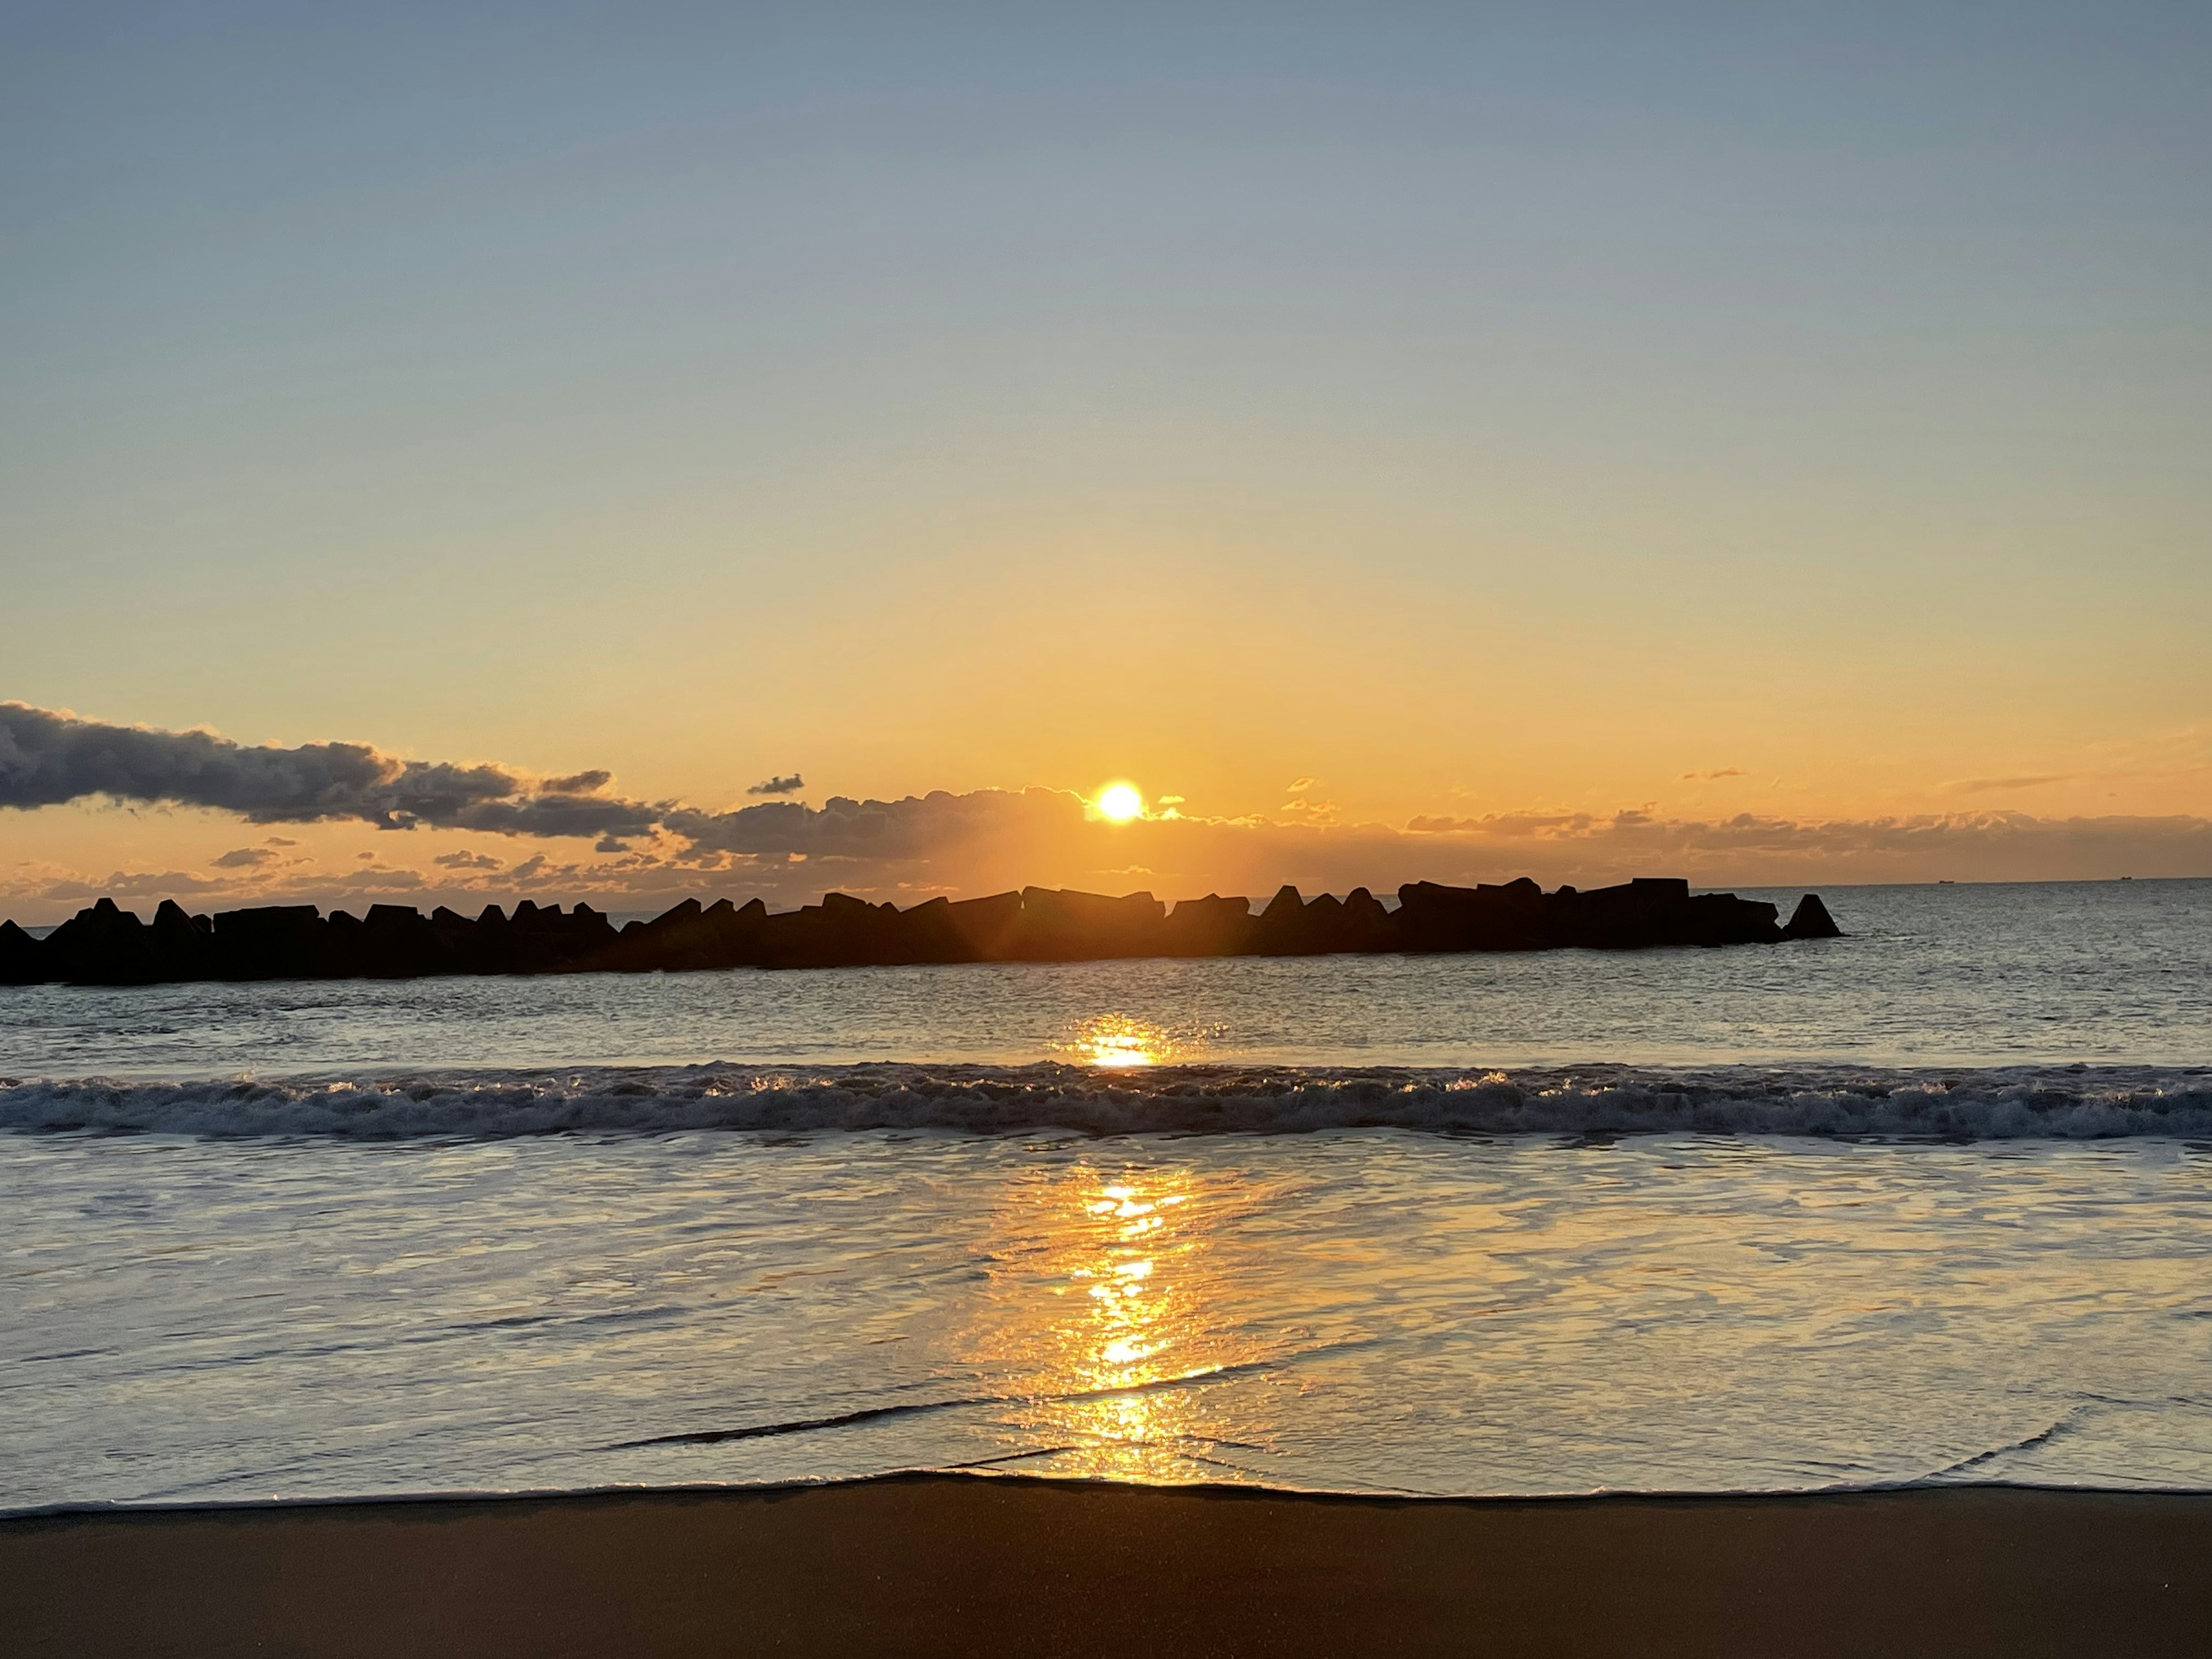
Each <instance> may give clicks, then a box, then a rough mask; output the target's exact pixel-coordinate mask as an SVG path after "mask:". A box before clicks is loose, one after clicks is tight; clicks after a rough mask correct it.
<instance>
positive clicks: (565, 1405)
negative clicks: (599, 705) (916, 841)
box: [0, 881, 2212, 1511]
mask: <svg viewBox="0 0 2212 1659" xmlns="http://www.w3.org/2000/svg"><path fill="white" fill-rule="evenodd" d="M1752 896H1759V897H1767V898H1772V899H1775V900H1777V901H1778V902H1784V904H1786V903H1788V902H1794V900H1795V898H1796V890H1790V891H1789V892H1786V893H1759V894H1755V895H1752ZM1826 897H1827V900H1828V902H1829V906H1830V908H1831V909H1832V911H1833V912H1834V914H1835V915H1836V918H1837V920H1838V922H1839V923H1840V924H1841V925H1842V926H1843V927H1844V929H1845V931H1846V935H1847V936H1846V937H1844V938H1843V939H1833V940H1825V941H1818V942H1803V943H1798V944H1793V945H1781V946H1776V947H1741V948H1735V949H1728V950H1717V951H1641V952H1632V953H1620V954H1607V953H1597V952H1590V951H1553V952H1545V953H1538V954H1526V955H1497V956H1460V957H1322V958H1244V959H1235V960H1225V961H1207V962H1164V961H1146V962H1118V963H1077V964H1065V965H1035V964H1015V965H969V966H957V967H922V968H890V969H830V970H817V971H804V972H787V973H763V972H759V971H754V970H740V971H737V972H731V973H702V974H688V975H576V976H571V977H548V978H534V979H476V980H434V981H407V982H389V983H387V982H277V983H261V984H248V985H210V984H202V985H185V986H161V987H145V988H133V989H101V988H86V987H24V988H20V989H0V1214H3V1215H4V1216H5V1218H6V1220H5V1225H4V1231H0V1306H3V1307H4V1310H5V1314H6V1317H5V1318H4V1320H0V1509H7V1510H19V1511H20V1510H34V1509H38V1508H40V1507H45V1506H52V1505H68V1504H100V1503H122V1504H137V1503H162V1504H175V1503H198V1502H208V1501H224V1500H242V1499H265V1498H338V1497H357V1496H369V1495H380V1494H398V1493H430V1492H513V1491H547V1492H550V1491H575V1490H589V1489H597V1488H602V1487H607V1486H626V1485H641V1486H695V1485H701V1484H716V1483H759V1482H785V1481H794V1480H797V1481H805V1480H843V1479H850V1478H854V1477H859V1476H863V1475H870V1474H881V1473H885V1472H890V1471H894V1470H912V1469H979V1470H1009V1471H1020V1472H1023V1473H1029V1474H1060V1475H1071V1476H1089V1477H1095V1478H1104V1479H1109V1480H1133V1481H1145V1482H1234V1483H1243V1484H1250V1485H1258V1486H1273V1487H1279V1488H1283V1489H1286V1490H1296V1491H1330V1492H1405V1493H1419V1494H1437V1495H1446V1494H1449V1495H1476V1494H1498V1495H1504V1494H1535V1493H1556V1492H1598V1491H1634V1492H1769V1491H1813V1490H1826V1489H1836V1488H1857V1487H1869V1486H1895V1485H1915V1484H1927V1483H1935V1484H1947V1483H1960V1482H2008V1483H2025V1484H2034V1485H2048V1486H2104V1487H2157V1488H2175V1489H2206V1488H2212V1383H2208V1382H2207V1380H2206V1379H2207V1378H2208V1377H2212V1274H2208V1273H2206V1272H2205V1271H2204V1269H2203V1262H2204V1261H2207V1260H2212V881H2193V882H2192V881H2137V882H2130V883H2109V884H2045V885H2017V886H1996V885H1989V886H1972V885H1961V886H1937V887H1924V886H1923V887H1898V888H1838V889H1829V890H1826Z"/></svg>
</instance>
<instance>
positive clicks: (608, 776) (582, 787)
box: [538, 771, 615, 795]
mask: <svg viewBox="0 0 2212 1659" xmlns="http://www.w3.org/2000/svg"><path fill="white" fill-rule="evenodd" d="M613 781H615V775H614V774H613V773H611V772H606V771H592V772H572V773H570V774H569V775H568V776H567V777H565V778H547V779H546V780H545V781H544V782H542V783H540V784H539V785H538V793H540V794H546V795H596V794H597V793H599V791H600V790H602V789H604V788H605V787H607V786H608V785H609V784H611V783H612V782H613Z"/></svg>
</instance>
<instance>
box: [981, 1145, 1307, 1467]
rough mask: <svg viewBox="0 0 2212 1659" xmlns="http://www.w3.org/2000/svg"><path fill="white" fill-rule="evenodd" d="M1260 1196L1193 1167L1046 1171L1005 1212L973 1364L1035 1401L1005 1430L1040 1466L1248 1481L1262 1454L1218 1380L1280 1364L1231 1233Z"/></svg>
mask: <svg viewBox="0 0 2212 1659" xmlns="http://www.w3.org/2000/svg"><path fill="white" fill-rule="evenodd" d="M1249 1207H1250V1201H1249V1194H1244V1193H1243V1192H1241V1191H1239V1190H1238V1189H1237V1188H1234V1187H1232V1186H1229V1185H1227V1184H1220V1185H1214V1184H1209V1183H1208V1182H1206V1181H1203V1180H1201V1179H1200V1177H1199V1176H1196V1175H1194V1173H1192V1172H1191V1171H1190V1170H1187V1169H1183V1168H1178V1167H1172V1166H1170V1167H1168V1168H1159V1167H1153V1168H1150V1169H1144V1170H1127V1171H1121V1172H1114V1171H1106V1170H1094V1169H1083V1170H1076V1171H1060V1172H1054V1173H1044V1172H1040V1173H1039V1174H1038V1175H1037V1176H1035V1177H1033V1178H1031V1179H1029V1180H1025V1181H1023V1182H1017V1183H1016V1184H1015V1186H1014V1187H1013V1188H1012V1190H1011V1191H1010V1192H1009V1194H1007V1195H1006V1200H1005V1201H1004V1202H1003V1203H1002V1204H1001V1206H1000V1208H999V1211H998V1212H997V1213H996V1214H995V1215H994V1216H993V1217H992V1218H991V1226H990V1230H989V1237H988V1241H987V1247H986V1249H985V1250H984V1252H983V1255H984V1259H985V1261H987V1263H988V1270H987V1271H988V1279H989V1283H988V1286H987V1291H986V1292H985V1295H984V1297H983V1298H982V1307H981V1313H980V1317H979V1319H978V1321H977V1322H976V1324H975V1328H974V1329H973V1331H972V1333H971V1340H970V1343H969V1358H970V1360H971V1361H972V1362H973V1363H975V1364H979V1365H981V1366H982V1367H984V1368H986V1369H987V1370H992V1371H994V1372H996V1373H997V1374H998V1375H999V1376H1001V1377H1003V1378H1004V1379H1005V1381H1006V1385H1007V1388H1008V1391H1009V1392H1010V1393H1011V1394H1012V1395H1015V1396H1016V1398H1017V1399H1018V1401H1020V1402H1021V1403H1020V1404H1019V1406H1018V1407H1017V1408H1016V1409H1015V1410H1013V1411H1012V1412H1011V1413H1008V1415H1007V1418H1006V1424H1005V1426H1006V1428H1007V1429H1008V1430H1009V1431H1012V1434H1013V1435H1014V1437H1015V1438H1014V1439H1013V1440H1012V1442H1010V1443H1012V1444H1018V1445H1019V1446H1022V1447H1024V1448H1039V1449H1040V1452H1039V1453H1038V1454H1036V1455H1032V1457H1031V1458H1030V1460H1029V1461H1030V1467H1032V1468H1040V1467H1049V1468H1050V1469H1051V1470H1052V1472H1054V1473H1056V1474H1083V1475H1091V1476H1098V1477H1105V1478H1111V1479H1115V1480H1146V1481H1185V1480H1221V1479H1224V1478H1235V1476H1237V1474H1240V1473H1241V1471H1239V1470H1237V1468H1234V1467H1233V1466H1230V1465H1225V1464H1224V1463H1222V1462H1219V1461H1218V1460H1217V1459H1215V1458H1213V1457H1212V1456H1210V1455H1209V1451H1210V1449H1212V1448H1214V1447H1218V1446H1222V1445H1225V1444H1233V1445H1237V1446H1240V1447H1244V1448H1247V1449H1253V1448H1251V1443H1250V1440H1249V1435H1250V1433H1251V1432H1252V1430H1251V1429H1250V1427H1249V1425H1238V1424H1237V1423H1234V1422H1232V1421H1231V1420H1228V1418H1227V1416H1226V1415H1225V1413H1226V1411H1227V1409H1228V1401H1227V1399H1226V1397H1225V1395H1226V1392H1227V1391H1225V1390H1223V1389H1218V1388H1209V1387H1208V1386H1207V1383H1206V1379H1208V1378H1210V1377H1214V1376H1219V1375H1220V1374H1221V1373H1222V1372H1224V1371H1225V1370H1230V1369H1231V1368H1236V1367H1242V1366H1244V1365H1248V1364H1251V1363H1252V1362H1254V1361H1255V1360H1257V1359H1260V1358H1265V1357H1267V1355H1268V1353H1269V1352H1271V1350H1272V1346H1273V1345H1272V1344H1270V1343H1267V1342H1266V1341H1263V1340H1261V1339H1260V1338H1259V1337H1258V1336H1257V1334H1255V1333H1254V1332H1252V1331H1251V1330H1250V1329H1249V1328H1246V1329H1245V1330H1243V1332H1241V1333H1240V1331H1239V1330H1238V1328H1237V1327H1238V1326H1239V1325H1240V1324H1242V1323H1243V1322H1242V1321H1239V1320H1237V1318H1236V1317H1235V1316H1234V1308H1235V1304H1236V1301H1237V1298H1236V1297H1235V1295H1234V1293H1233V1284H1234V1280H1235V1279H1236V1276H1237V1275H1236V1273H1235V1270H1234V1268H1233V1267H1232V1266H1231V1264H1229V1263H1228V1262H1226V1261H1224V1260H1222V1259H1220V1258H1221V1257H1222V1255H1223V1252H1222V1251H1221V1249H1220V1248H1219V1246H1220V1238H1221V1234H1222V1232H1223V1230H1224V1229H1225V1226H1227V1225H1230V1224H1231V1220H1232V1218H1233V1217H1235V1216H1237V1215H1238V1214H1240V1213H1243V1212H1245V1211H1247V1210H1249Z"/></svg>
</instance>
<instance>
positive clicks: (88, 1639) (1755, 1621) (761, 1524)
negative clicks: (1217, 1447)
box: [0, 1474, 2212, 1656]
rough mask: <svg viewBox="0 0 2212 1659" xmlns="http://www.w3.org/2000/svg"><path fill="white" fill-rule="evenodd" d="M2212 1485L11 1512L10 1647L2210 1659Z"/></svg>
mask: <svg viewBox="0 0 2212 1659" xmlns="http://www.w3.org/2000/svg"><path fill="white" fill-rule="evenodd" d="M2208 1559H2212V1494H2198V1493H2172V1492H2104V1491H2083V1490H2052V1489H2042V1488H2028V1487H2004V1486H1959V1487H1943V1488H1919V1489H1911V1490H1890V1491H1879V1492H1848V1493H1814V1494H1803V1495H1794V1494H1793V1495H1774V1496H1765V1495H1761V1496H1735V1495H1730V1496H1712V1497H1706V1496H1683V1497H1647V1496H1607V1497H1596V1498H1468V1499H1454V1498H1365V1497H1345V1496H1311V1495H1304V1494H1297V1493H1289V1492H1276V1491H1266V1490H1260V1489H1255V1488H1237V1487H1206V1486H1200V1487H1146V1486H1127V1485H1117V1484H1111V1483H1105V1482H1093V1481H1080V1480H1036V1479H1028V1478H1023V1477H1018V1476H1003V1475H1001V1476H976V1475H961V1474H924V1475H902V1476H892V1477H885V1478H883V1479H878V1480H861V1481H851V1482H844V1483H837V1484H827V1485H809V1486H781V1487H750V1488H727V1489H696V1488H695V1489H685V1490H679V1491H658V1492H647V1491H638V1492H627V1491H625V1492H596V1493H585V1494H574V1495H562V1496H551V1497H546V1496H532V1497H514V1498H428V1499H413V1498H410V1499H398V1500H385V1501H368V1502H357V1503H349V1502H337V1503H312V1504H243V1505H228V1506H215V1507H207V1508H197V1509H125V1510H84V1511H71V1512H64V1513H57V1514H44V1515H32V1516H15V1517H10V1518H6V1519H0V1630H4V1631H6V1632H8V1633H9V1647H10V1650H12V1651H16V1652H22V1653H27V1654H54V1655H87V1656H91V1655H107V1654H118V1655H120V1654H131V1655H139V1656H156V1655H167V1654H177V1655H182V1654H202V1653H214V1652H276V1653H314V1654H318V1655H333V1656H337V1655H353V1654H360V1655H364V1656H366V1655H378V1656H388V1655H396V1654H405V1653H431V1652H435V1653H440V1654H443V1655H451V1656H477V1655H483V1656H491V1655H508V1654H514V1655H520V1654H532V1655H568V1654H574V1655H596V1654H611V1653H622V1654H625V1655H632V1656H650V1655H668V1656H676V1655H692V1654H708V1653H714V1654H724V1653H746V1652H774V1653H779V1654H794V1655H805V1654H823V1655H830V1654H845V1655H849V1654H863V1653H898V1654H913V1655H933V1654H946V1655H951V1654H970V1653H978V1652H1003V1653H1050V1654H1066V1655H1090V1654H1099V1655H1105V1654H1114V1653H1127V1652H1132V1651H1149V1652H1158V1653H1172V1654H1178V1655H1183V1654H1221V1655H1240V1654H1283V1655H1303V1654H1316V1655H1318V1654H1345V1653H1354V1652H1358V1653H1376V1654H1381V1653H1388V1654H1407V1655H1412V1654H1445V1653H1497V1654H1567V1653H1573V1654H1639V1655H1677V1654H1679V1655H1703V1656H1726V1655H1736V1654H1741V1655H1770V1656H1771V1655H1778V1654H1789V1655H1796V1656H1819V1655H1828V1654H1835V1655H1844V1654H1865V1653H1877V1652H1879V1653H1889V1654H1905V1653H1914V1652H1925V1653H1942V1654H1947V1655H1969V1654H1991V1655H1996V1654H2004V1655H2023V1654H2040V1653H2050V1654H2061V1653H2074V1652H2084V1651H2102V1652H2125V1653H2129V1654H2133V1655H2154V1654H2165V1653H2173V1654H2180V1653H2196V1652H2201V1651H2203V1639H2204V1632H2206V1631H2207V1630H2212V1569H2208V1568H2207V1567H2206V1565H2204V1564H2205V1563H2206V1562H2207V1560H2208Z"/></svg>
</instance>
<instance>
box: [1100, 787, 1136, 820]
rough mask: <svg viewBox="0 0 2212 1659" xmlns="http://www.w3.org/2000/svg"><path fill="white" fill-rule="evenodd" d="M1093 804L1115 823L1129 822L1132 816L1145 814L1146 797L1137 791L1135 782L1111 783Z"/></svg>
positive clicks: (1101, 815)
mask: <svg viewBox="0 0 2212 1659" xmlns="http://www.w3.org/2000/svg"><path fill="white" fill-rule="evenodd" d="M1091 805H1093V806H1095V807H1097V809H1098V816H1099V817H1102V818H1107V819H1110V820H1111V821H1112V822H1114V823H1128V821H1129V820H1130V819H1131V818H1140V817H1144V816H1145V798H1144V797H1143V796H1142V795H1140V794H1139V793H1137V786H1136V785H1135V784H1133V783H1109V784H1108V785H1107V786H1106V787H1104V788H1103V789H1101V790H1100V791H1099V792H1098V799H1096V800H1094V801H1092V802H1091Z"/></svg>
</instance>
